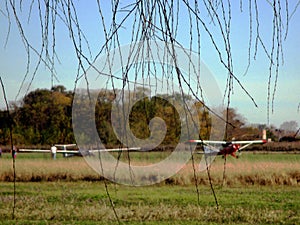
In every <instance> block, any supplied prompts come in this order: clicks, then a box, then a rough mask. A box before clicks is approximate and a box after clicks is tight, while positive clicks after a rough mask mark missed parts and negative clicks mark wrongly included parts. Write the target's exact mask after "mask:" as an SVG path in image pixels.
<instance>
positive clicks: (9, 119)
mask: <svg viewBox="0 0 300 225" xmlns="http://www.w3.org/2000/svg"><path fill="white" fill-rule="evenodd" d="M0 82H1V86H2V92H3V98H4V101H5V105H6V111H7V118H8V121H9V122H8V125H9V127H8V128H9V137H10V149H11V154H12V160H13V174H14V189H13V192H14V197H13V209H12V219H13V220H14V219H15V209H16V159H15V155H16V149H15V147H14V144H13V135H12V117H11V115H10V110H9V105H8V102H7V97H6V92H5V87H4V84H3V81H2V77H1V76H0Z"/></svg>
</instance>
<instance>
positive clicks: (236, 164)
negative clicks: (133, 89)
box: [0, 152, 300, 224]
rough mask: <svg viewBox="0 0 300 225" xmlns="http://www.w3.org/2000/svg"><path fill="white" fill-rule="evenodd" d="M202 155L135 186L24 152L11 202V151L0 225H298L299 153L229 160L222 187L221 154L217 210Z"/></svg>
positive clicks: (0, 190)
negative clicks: (173, 172)
mask: <svg viewBox="0 0 300 225" xmlns="http://www.w3.org/2000/svg"><path fill="white" fill-rule="evenodd" d="M142 154H143V155H142ZM165 156H166V153H162V152H151V153H134V154H132V155H131V160H132V162H136V163H139V164H142V163H145V164H147V163H151V162H155V161H159V160H160V159H161V158H164V157H165ZM200 158H201V155H197V156H196V157H195V159H194V160H195V161H194V164H195V165H196V166H195V168H196V172H195V175H194V169H193V163H192V162H191V161H190V162H188V163H187V165H186V166H185V167H184V168H183V169H182V170H181V171H180V172H179V173H178V174H176V175H174V176H173V177H171V178H168V179H167V180H165V181H163V182H161V183H159V184H156V185H151V186H143V187H132V186H126V185H119V184H114V183H112V182H109V181H106V182H104V180H103V179H102V178H101V177H100V176H99V175H98V174H97V173H96V172H94V171H93V170H92V169H91V168H90V167H89V166H88V164H87V163H86V162H85V160H84V158H81V157H72V158H62V157H58V158H57V159H56V160H52V159H51V158H50V156H49V154H31V153H30V154H21V153H19V154H18V156H17V158H16V164H15V165H16V186H15V188H16V192H15V205H14V192H13V187H14V183H13V182H12V181H13V171H12V159H11V158H10V154H8V153H6V154H4V155H3V156H2V158H1V159H0V224H12V223H15V224H117V223H118V221H119V222H120V223H121V224H221V223H222V224H299V223H300V216H299V212H300V204H299V202H300V154H284V153H274V154H253V153H250V152H249V153H245V154H243V155H242V156H241V157H240V158H239V159H234V158H232V157H229V158H228V159H227V163H226V180H225V184H224V185H222V184H223V162H224V159H222V158H221V157H218V158H217V159H216V160H215V161H214V162H213V164H212V166H211V169H210V172H211V178H212V184H213V187H214V191H215V194H216V197H217V201H218V204H219V207H218V208H217V206H216V202H215V199H214V196H213V194H212V190H211V188H210V184H209V179H208V176H207V173H206V172H205V171H204V172H203V171H202V172H200V171H197V165H198V164H199V161H200ZM123 160H124V161H126V157H124V159H123ZM195 177H196V179H195ZM195 180H197V185H196V183H195ZM105 185H107V190H108V193H109V196H110V198H111V200H112V201H113V205H114V209H115V212H116V214H115V213H114V211H113V208H112V206H111V203H110V199H109V197H108V194H107V191H106V189H105ZM14 206H15V207H14ZM13 214H14V215H13ZM13 216H14V218H13Z"/></svg>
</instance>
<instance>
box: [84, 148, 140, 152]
mask: <svg viewBox="0 0 300 225" xmlns="http://www.w3.org/2000/svg"><path fill="white" fill-rule="evenodd" d="M141 150H142V148H140V147H135V148H108V149H95V150H88V152H90V153H94V152H122V151H141Z"/></svg>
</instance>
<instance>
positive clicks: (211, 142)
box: [188, 140, 227, 144]
mask: <svg viewBox="0 0 300 225" xmlns="http://www.w3.org/2000/svg"><path fill="white" fill-rule="evenodd" d="M188 142H189V143H200V144H226V143H227V142H226V141H210V140H189V141H188Z"/></svg>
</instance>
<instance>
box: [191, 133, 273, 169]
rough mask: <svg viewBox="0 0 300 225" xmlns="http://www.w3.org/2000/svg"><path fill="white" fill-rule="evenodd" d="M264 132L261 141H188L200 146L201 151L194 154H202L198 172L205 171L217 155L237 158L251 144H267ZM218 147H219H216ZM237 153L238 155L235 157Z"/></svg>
mask: <svg viewBox="0 0 300 225" xmlns="http://www.w3.org/2000/svg"><path fill="white" fill-rule="evenodd" d="M267 142H268V140H267V135H266V130H263V137H262V140H250V141H234V140H233V141H210V140H189V141H188V143H190V144H198V143H199V144H202V145H203V151H202V152H196V153H198V154H204V156H205V157H202V159H201V161H200V167H199V168H200V170H205V169H206V168H207V167H209V166H210V165H211V163H212V162H213V160H214V159H215V157H216V156H217V155H222V156H223V157H224V158H226V157H227V156H228V155H231V156H233V157H234V158H238V157H239V155H240V152H241V150H243V149H244V148H247V147H248V146H250V145H252V144H264V143H267ZM216 146H220V147H216ZM236 153H238V155H236Z"/></svg>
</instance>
